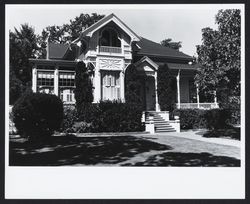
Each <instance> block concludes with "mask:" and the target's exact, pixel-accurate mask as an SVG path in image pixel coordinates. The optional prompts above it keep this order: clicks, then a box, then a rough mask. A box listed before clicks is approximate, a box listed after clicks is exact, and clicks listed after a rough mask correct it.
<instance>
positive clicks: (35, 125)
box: [13, 93, 63, 140]
mask: <svg viewBox="0 0 250 204" xmlns="http://www.w3.org/2000/svg"><path fill="white" fill-rule="evenodd" d="M62 119H63V104H62V101H61V100H60V99H59V98H58V97H57V96H55V95H49V94H44V93H27V94H25V95H23V96H22V97H21V98H20V99H19V100H18V101H17V102H16V103H15V105H14V107H13V121H14V123H15V127H16V128H17V130H18V132H19V133H20V134H21V135H22V136H25V137H28V138H29V140H40V139H43V138H45V137H47V136H51V135H52V134H53V132H54V130H59V129H60V127H61V123H62Z"/></svg>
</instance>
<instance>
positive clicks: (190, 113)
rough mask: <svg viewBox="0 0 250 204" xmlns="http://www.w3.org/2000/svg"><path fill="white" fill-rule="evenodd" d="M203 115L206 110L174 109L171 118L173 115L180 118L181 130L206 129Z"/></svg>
mask: <svg viewBox="0 0 250 204" xmlns="http://www.w3.org/2000/svg"><path fill="white" fill-rule="evenodd" d="M205 113H206V110H201V109H175V110H174V111H173V112H172V114H171V115H172V116H171V117H173V116H175V115H177V116H179V117H180V128H181V129H200V128H206V127H207V121H206V120H205V117H204V115H205Z"/></svg>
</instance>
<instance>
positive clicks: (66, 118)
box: [61, 106, 78, 133]
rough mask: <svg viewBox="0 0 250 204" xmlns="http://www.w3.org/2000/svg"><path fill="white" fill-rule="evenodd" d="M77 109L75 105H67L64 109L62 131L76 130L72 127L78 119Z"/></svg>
mask: <svg viewBox="0 0 250 204" xmlns="http://www.w3.org/2000/svg"><path fill="white" fill-rule="evenodd" d="M77 119H78V117H77V111H76V108H75V107H74V106H65V107H64V109H63V122H62V127H61V131H62V132H65V133H71V132H75V131H74V130H73V129H72V127H73V125H74V123H75V122H76V121H77Z"/></svg>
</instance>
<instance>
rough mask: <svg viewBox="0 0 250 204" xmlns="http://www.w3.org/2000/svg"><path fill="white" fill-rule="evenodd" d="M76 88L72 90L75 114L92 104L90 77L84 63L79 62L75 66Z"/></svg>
mask: <svg viewBox="0 0 250 204" xmlns="http://www.w3.org/2000/svg"><path fill="white" fill-rule="evenodd" d="M75 84H76V88H75V90H74V93H75V99H76V108H77V112H78V113H81V112H82V111H83V110H84V108H85V107H87V106H88V105H89V104H91V103H92V102H93V92H92V90H93V86H92V82H91V79H90V75H89V73H88V70H87V68H86V65H85V63H84V62H82V61H80V62H78V63H77V66H76V78H75Z"/></svg>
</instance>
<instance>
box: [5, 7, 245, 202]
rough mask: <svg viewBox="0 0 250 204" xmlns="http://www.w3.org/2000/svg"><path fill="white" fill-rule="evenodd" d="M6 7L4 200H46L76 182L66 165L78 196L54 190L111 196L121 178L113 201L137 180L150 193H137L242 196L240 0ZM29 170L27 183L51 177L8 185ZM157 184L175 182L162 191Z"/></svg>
mask: <svg viewBox="0 0 250 204" xmlns="http://www.w3.org/2000/svg"><path fill="white" fill-rule="evenodd" d="M5 12H6V13H5V15H6V19H5V26H6V27H5V33H6V36H5V40H6V67H5V70H6V76H5V78H6V106H5V107H6V113H7V116H6V117H7V122H6V137H5V138H6V140H5V147H6V157H5V158H6V176H7V179H6V181H7V182H8V184H6V190H7V191H9V192H10V193H8V197H10V198H27V197H28V195H29V193H30V197H31V198H53V195H52V194H51V193H49V191H50V189H52V186H53V185H57V186H60V185H61V184H62V183H63V185H66V186H67V185H68V186H70V185H71V186H72V185H74V181H75V180H73V179H72V177H74V174H75V175H80V177H79V180H78V181H75V182H78V183H80V182H86V183H88V185H89V189H88V190H87V191H85V193H86V195H85V194H84V195H82V194H81V192H82V191H83V190H82V189H77V190H76V191H73V190H72V192H71V191H70V192H69V191H68V192H67V193H65V194H63V193H61V192H59V190H58V192H57V193H55V194H54V197H55V198H64V197H63V196H65V197H66V198H82V197H83V198H93V197H94V198H109V196H110V194H109V193H108V189H103V188H104V187H105V183H106V185H107V183H109V181H110V182H111V183H116V184H117V183H119V186H120V185H121V186H123V183H122V182H124V185H125V186H127V188H126V189H127V192H120V193H117V194H116V195H114V197H113V198H116V196H117V197H118V198H123V197H127V198H128V197H129V196H131V197H132V198H142V197H143V191H145V189H146V187H145V186H144V187H141V186H143V185H146V181H148V182H149V183H150V182H151V184H150V186H151V187H150V189H151V190H152V185H155V186H157V187H156V189H160V190H159V191H157V190H155V191H156V192H155V193H151V192H150V191H148V192H150V193H148V194H147V191H146V193H145V194H147V195H145V198H156V197H157V198H158V197H159V198H189V197H190V196H193V197H192V198H195V197H197V198H203V197H202V196H204V197H206V196H207V197H208V198H243V197H244V186H245V185H244V173H245V172H244V166H245V158H244V152H245V149H244V147H245V134H244V133H245V124H244V117H245V115H244V112H243V110H244V108H245V104H244V94H245V88H244V83H245V78H244V72H245V62H244V56H245V53H244V40H245V37H244V35H245V33H244V29H245V28H244V18H245V16H244V5H242V4H233V5H231V4H217V5H214V4H207V5H206V4H203V5H195V4H194V5H186V4H180V5H168V4H164V5H157V4H156V5H129V4H128V5H117V4H115V5H104V4H103V5H102V4H97V5H84V4H79V5H74V4H71V5H63V4H58V5H56V4H52V5H46V4H41V5H32V4H26V5H15V4H11V5H6V6H5ZM118 167H119V168H118ZM26 170H27V171H29V172H31V173H27V175H26V174H25V171H26ZM15 171H19V172H20V173H18V174H14V173H15ZM62 171H63V172H65V176H63V173H62ZM206 171H207V172H206ZM38 172H39V173H38ZM46 172H47V173H48V174H46ZM98 172H99V173H98ZM118 172H119V173H118ZM122 172H123V173H122ZM124 172H127V173H124ZM140 172H141V173H140ZM149 172H150V173H149ZM188 172H189V173H188ZM94 173H96V174H97V176H93V175H94ZM199 173H200V175H199ZM209 173H211V175H212V173H213V174H214V176H213V175H212V176H209V175H210V174H209ZM83 174H84V175H83ZM132 174H134V175H133V176H131V175H132ZM139 174H140V175H139ZM12 175H16V176H12ZM18 175H19V176H18ZM38 175H39V176H38ZM40 175H43V176H42V178H44V177H46V175H48V177H46V178H45V180H44V181H41V180H43V179H41V178H37V177H40ZM49 175H50V176H49ZM53 175H56V176H53ZM67 175H70V176H69V177H67ZM112 175H114V176H113V177H112ZM136 175H138V177H137V176H136ZM172 175H173V176H172ZM204 175H205V176H204ZM206 175H208V176H206ZM230 175H231V176H230ZM27 176H28V177H29V179H30V180H29V181H30V182H31V183H33V185H34V184H35V185H37V186H39V185H46V181H49V179H50V178H51V179H52V180H53V179H55V180H56V181H55V182H53V184H52V186H51V187H48V189H47V190H43V191H42V190H41V189H40V187H37V188H35V189H36V190H37V192H35V191H36V190H35V189H33V190H34V194H32V193H31V191H30V190H24V189H25V188H26V187H24V188H23V190H20V189H19V190H17V189H18V188H19V187H20V186H22V182H25V178H27ZM76 177H77V176H75V177H74V178H76ZM120 177H123V178H121V183H120V182H119V181H117V178H120ZM145 177H146V178H148V180H145ZM149 177H150V178H149ZM199 177H200V178H199ZM205 177H206V178H205ZM32 178H34V179H32ZM62 178H63V179H65V180H64V181H62ZM108 178H110V179H108ZM126 178H127V180H130V183H129V181H124V180H126ZM133 178H135V181H136V179H138V182H139V183H137V184H135V185H134V183H133V182H131V181H132V180H133ZM178 178H179V179H180V180H178ZM194 178H196V179H197V180H196V179H194ZM229 178H230V180H229ZM15 179H17V180H15ZM36 179H40V183H39V182H37V183H35V180H36ZM91 179H92V180H91ZM161 179H162V181H160V180H161ZM182 179H183V181H182ZM199 179H200V180H199ZM14 180H15V181H14ZM76 180H77V179H76ZM118 180H119V179H118ZM176 180H177V181H176ZM203 180H204V182H203ZM211 180H213V181H211ZM58 181H59V182H58ZM141 181H142V182H141ZM14 182H16V184H15V185H16V187H13V184H14ZM99 182H100V183H101V185H100V186H99V187H94V186H95V184H96V185H99ZM158 182H159V183H158ZM164 182H165V185H167V183H168V182H169V183H170V184H173V183H175V182H177V183H179V184H180V183H182V184H183V185H181V186H178V185H177V183H176V185H172V186H171V185H169V186H167V187H166V188H167V189H168V191H167V192H166V191H165V192H164V189H163V188H162V187H163V185H164ZM199 182H200V183H201V184H200V183H199ZM206 182H207V183H208V185H206ZM212 182H214V185H213V190H211V189H210V188H211V186H210V185H211V183H212ZM216 182H218V184H216ZM90 183H91V184H90ZM97 183H98V184H97ZM188 183H189V184H190V183H192V185H191V187H190V189H187V190H186V191H185V192H184V191H180V192H175V193H173V192H174V191H177V190H178V188H180V189H183V188H187V186H188ZM229 183H233V184H234V185H235V186H234V187H235V188H234V189H230V186H228V184H229ZM11 184H12V185H11ZM47 184H48V183H47ZM158 184H159V185H158ZM78 185H79V184H78ZM128 185H129V187H128ZM130 185H131V186H130ZM139 185H140V187H139ZM199 185H201V186H206V187H204V188H201V189H200V190H197V189H199ZM223 185H225V186H226V187H225V188H223V187H222V186H223ZM49 186H50V185H49ZM110 186H112V187H111V189H114V188H116V187H115V186H114V185H112V184H111V185H110ZM132 186H134V187H132ZM192 187H193V188H194V189H196V190H194V191H193V192H192V190H191V189H192ZM31 188H32V187H31V186H29V187H27V189H31ZM46 188H47V187H46ZM65 188H66V189H68V188H69V187H65ZM86 188H87V186H85V187H83V189H86ZM95 188H96V191H95V190H93V189H95ZM101 188H102V190H101ZM107 188H109V187H107ZM129 188H131V189H129ZM135 188H136V191H134V194H133V190H134V189H135ZM139 188H141V189H139ZM188 188H189V187H188ZM74 189H75V188H74ZM119 189H125V187H118V189H116V190H117V191H119ZM138 189H139V190H138ZM171 189H172V190H173V192H171ZM218 189H219V190H218ZM63 190H65V189H63ZM148 190H149V189H148ZM202 190H203V191H202ZM99 191H100V192H99ZM120 191H122V190H120ZM39 192H40V194H39ZM97 192H98V193H97ZM136 192H137V194H136ZM153 192H154V191H153ZM215 192H218V194H216V193H215ZM219 192H222V193H219ZM105 193H106V194H107V195H106V194H105ZM213 193H214V194H213ZM61 195H62V197H60V196H61ZM178 195H179V197H178ZM213 196H214V197H213Z"/></svg>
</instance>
